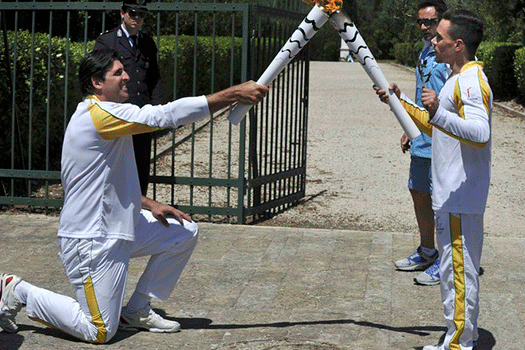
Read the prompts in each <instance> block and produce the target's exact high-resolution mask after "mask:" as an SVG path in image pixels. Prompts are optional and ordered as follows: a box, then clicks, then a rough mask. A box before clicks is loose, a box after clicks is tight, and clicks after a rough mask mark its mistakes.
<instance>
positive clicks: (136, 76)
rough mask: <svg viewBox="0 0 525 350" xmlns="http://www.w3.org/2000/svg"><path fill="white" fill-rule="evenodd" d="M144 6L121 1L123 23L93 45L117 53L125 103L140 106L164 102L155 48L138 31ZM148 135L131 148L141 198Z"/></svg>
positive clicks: (144, 192) (144, 191) (135, 137)
mask: <svg viewBox="0 0 525 350" xmlns="http://www.w3.org/2000/svg"><path fill="white" fill-rule="evenodd" d="M146 4H147V0H124V1H123V2H122V8H121V10H120V17H121V18H122V24H121V25H120V26H118V27H117V28H115V29H113V30H110V31H108V32H106V33H104V34H102V35H101V36H99V37H98V38H97V40H96V42H95V49H104V48H106V49H113V50H115V51H117V53H118V56H119V60H120V61H121V62H122V64H123V65H124V70H125V71H126V73H128V75H129V82H128V84H127V85H128V94H129V98H128V100H127V101H126V102H128V103H133V104H134V105H137V106H139V107H142V106H144V105H146V104H152V105H159V104H162V103H163V102H164V101H163V95H162V84H161V80H160V71H159V65H158V63H157V46H156V45H155V42H154V41H153V39H152V38H151V37H150V36H149V35H148V34H146V33H144V32H142V31H141V30H140V28H141V27H142V24H143V23H144V17H145V16H146V13H147V11H148V8H147V7H146ZM151 135H152V133H143V134H137V135H133V148H134V150H135V160H136V161H137V171H138V173H139V181H140V190H141V192H142V195H143V196H145V195H147V192H148V181H149V170H150V163H151V138H152V137H151Z"/></svg>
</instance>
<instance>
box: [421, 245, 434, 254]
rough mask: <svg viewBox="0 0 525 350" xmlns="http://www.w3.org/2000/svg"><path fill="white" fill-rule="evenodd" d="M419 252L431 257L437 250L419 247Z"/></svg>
mask: <svg viewBox="0 0 525 350" xmlns="http://www.w3.org/2000/svg"><path fill="white" fill-rule="evenodd" d="M421 251H422V252H423V254H425V255H426V256H432V255H434V254H435V253H436V251H437V249H435V248H427V247H423V246H421Z"/></svg>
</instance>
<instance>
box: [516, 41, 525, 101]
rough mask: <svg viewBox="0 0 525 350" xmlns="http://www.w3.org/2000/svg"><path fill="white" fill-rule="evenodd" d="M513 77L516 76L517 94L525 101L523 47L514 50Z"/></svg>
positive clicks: (524, 54)
mask: <svg viewBox="0 0 525 350" xmlns="http://www.w3.org/2000/svg"><path fill="white" fill-rule="evenodd" d="M514 54H515V56H514V77H515V78H516V85H517V89H516V90H517V94H518V96H519V98H520V100H521V101H525V47H523V48H520V49H518V50H516V51H515V52H514Z"/></svg>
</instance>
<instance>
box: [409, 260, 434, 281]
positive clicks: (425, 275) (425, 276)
mask: <svg viewBox="0 0 525 350" xmlns="http://www.w3.org/2000/svg"><path fill="white" fill-rule="evenodd" d="M439 264H440V260H439V259H436V261H434V263H433V264H432V265H430V267H429V268H428V269H426V270H425V271H423V272H421V273H420V274H419V275H417V276H416V277H414V282H416V283H417V284H422V285H424V286H435V285H437V284H439V281H440V278H439Z"/></svg>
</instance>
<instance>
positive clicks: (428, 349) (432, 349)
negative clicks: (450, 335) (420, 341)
mask: <svg viewBox="0 0 525 350" xmlns="http://www.w3.org/2000/svg"><path fill="white" fill-rule="evenodd" d="M423 350H445V348H444V347H443V345H427V346H424V347H423Z"/></svg>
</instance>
